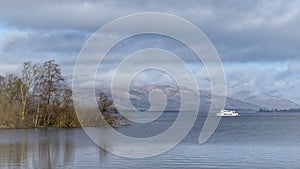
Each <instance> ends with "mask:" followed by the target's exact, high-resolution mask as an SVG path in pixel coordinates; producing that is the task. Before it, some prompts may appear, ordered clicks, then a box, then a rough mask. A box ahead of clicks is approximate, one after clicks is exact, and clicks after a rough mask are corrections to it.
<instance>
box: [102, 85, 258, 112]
mask: <svg viewBox="0 0 300 169" xmlns="http://www.w3.org/2000/svg"><path fill="white" fill-rule="evenodd" d="M154 89H160V90H161V91H163V92H164V93H165V95H166V97H167V105H166V110H179V108H180V103H181V97H180V89H179V88H178V87H171V86H146V87H132V88H131V89H130V91H129V92H128V91H127V90H126V89H116V90H115V91H116V93H117V94H118V98H119V99H122V98H126V97H129V98H130V101H131V103H132V105H133V106H135V107H136V108H137V109H139V110H147V109H149V108H150V103H149V100H148V97H149V93H150V92H151V91H152V90H154ZM101 90H102V91H103V92H104V93H105V94H107V95H108V97H111V94H110V92H109V91H110V90H109V89H107V88H103V89H101ZM182 92H185V93H187V94H194V93H195V91H193V90H191V89H187V88H183V89H182ZM199 93H200V95H199V98H200V111H207V110H209V107H210V103H211V94H210V92H209V91H203V90H201V91H199ZM217 98H219V99H221V98H222V97H221V96H220V97H218V96H217ZM225 108H226V109H244V110H255V111H256V110H259V108H260V107H259V106H256V105H254V104H251V103H248V102H245V101H241V100H238V99H234V98H231V97H227V98H226V105H225Z"/></svg>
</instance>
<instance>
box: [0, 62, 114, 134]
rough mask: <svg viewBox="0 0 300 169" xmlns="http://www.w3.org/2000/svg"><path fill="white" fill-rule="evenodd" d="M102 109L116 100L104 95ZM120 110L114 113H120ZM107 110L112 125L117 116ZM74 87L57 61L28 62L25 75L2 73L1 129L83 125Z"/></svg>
mask: <svg viewBox="0 0 300 169" xmlns="http://www.w3.org/2000/svg"><path fill="white" fill-rule="evenodd" d="M99 101H101V102H108V103H110V104H109V105H107V104H103V103H100V104H99V105H100V107H99V109H102V110H105V107H103V106H106V107H107V106H108V107H109V106H110V107H111V105H112V102H111V101H109V99H108V98H107V97H106V96H105V95H102V96H101V98H100V100H99ZM117 113H118V112H115V111H114V112H113V114H117ZM113 114H110V113H107V112H106V113H105V114H104V115H105V119H106V120H107V121H109V123H110V124H113V123H116V120H117V118H114V117H117V116H115V115H113ZM79 126H80V123H79V121H78V119H77V116H76V113H75V110H74V106H73V100H72V90H71V88H70V87H69V86H68V85H67V83H66V78H65V77H64V76H63V75H62V73H61V68H60V65H58V64H57V63H55V61H54V60H49V61H46V62H44V63H42V64H40V63H35V64H34V63H32V62H25V63H23V68H22V71H21V76H17V75H14V74H10V75H7V76H0V128H33V127H79Z"/></svg>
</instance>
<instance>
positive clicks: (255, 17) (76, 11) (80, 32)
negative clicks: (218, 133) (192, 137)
mask: <svg viewBox="0 0 300 169" xmlns="http://www.w3.org/2000/svg"><path fill="white" fill-rule="evenodd" d="M299 7H300V1H292V0H290V1H284V0H282V1H276V0H274V1H256V0H249V1H247V0H243V1H236V0H232V1H231V0H226V1H221V0H220V1H211V0H207V1H161V0H152V1H139V0H136V1H122V0H119V1H93V0H86V1H79V0H78V1H77V0H73V1H68V0H66V1H59V0H51V1H50V0H49V1H43V2H41V1H34V0H28V1H14V0H7V1H6V0H3V1H1V2H0V60H1V62H0V74H1V75H5V74H9V73H18V72H19V71H20V69H21V66H22V63H23V62H25V61H34V62H43V61H46V60H49V59H55V60H56V61H57V62H58V63H59V64H60V65H61V66H62V69H63V73H64V74H65V75H66V76H70V75H72V72H73V68H74V64H75V61H76V58H77V56H78V54H79V52H80V50H81V48H82V47H83V45H84V44H85V42H86V40H87V39H88V38H89V37H90V36H91V35H92V34H93V33H94V32H95V31H96V30H98V29H99V28H101V26H103V25H104V24H106V23H108V22H110V21H112V20H114V19H117V18H119V17H121V16H124V15H129V14H133V13H140V12H166V13H169V14H174V15H177V16H180V17H183V18H185V19H187V20H189V21H190V22H191V23H193V24H195V25H196V26H197V27H198V28H199V29H201V30H202V31H203V32H204V33H205V34H206V35H207V37H208V38H209V39H210V40H211V42H212V44H213V45H214V46H215V48H216V50H217V51H218V53H219V56H220V58H221V60H222V62H223V64H224V69H225V74H226V81H227V85H228V86H227V87H228V92H229V94H234V93H235V92H239V91H242V90H246V91H252V92H259V93H264V94H268V95H272V96H280V97H284V98H288V99H291V100H292V101H295V102H297V103H300V97H299V94H298V93H299V92H300V80H299V76H300V67H299V64H300V46H299V44H300V32H299V30H300V29H299V28H300V10H299ZM170 29H172V28H170ZM149 47H157V48H162V49H166V50H170V51H172V52H174V53H175V54H178V55H180V56H181V57H182V59H183V60H184V61H185V62H187V63H188V65H189V66H190V67H191V69H192V71H193V73H194V75H195V76H196V77H197V80H198V81H199V83H200V84H203V88H205V86H206V84H205V83H206V82H207V74H206V72H205V70H204V69H203V66H201V62H199V63H196V62H195V61H194V60H193V56H192V55H193V53H192V52H190V51H189V50H188V49H186V47H184V46H183V45H182V44H181V43H179V42H177V41H176V40H174V39H170V38H168V37H162V36H156V35H141V36H136V37H131V38H128V39H126V40H124V42H122V43H120V44H118V45H117V46H116V47H115V48H114V49H113V50H112V52H111V53H110V54H108V55H107V57H106V60H107V63H106V64H105V65H103V67H102V69H99V70H98V72H101V73H100V74H101V75H100V76H99V77H101V78H102V79H101V78H100V79H101V80H102V82H103V83H105V78H106V77H110V76H111V75H112V73H113V71H112V70H113V69H114V68H115V67H116V65H117V63H118V62H120V61H121V60H122V58H123V57H124V56H125V55H130V54H131V53H133V52H134V51H137V50H140V49H145V48H149ZM86 64H87V65H88V64H92V63H90V62H89V61H88V59H87V62H86ZM166 64H168V63H166ZM147 81H160V82H163V83H172V79H170V77H168V76H166V75H164V74H163V73H162V72H159V71H158V72H157V71H156V72H155V71H152V72H151V71H150V72H145V73H141V74H140V75H138V76H137V77H136V80H135V83H137V84H142V83H143V82H147Z"/></svg>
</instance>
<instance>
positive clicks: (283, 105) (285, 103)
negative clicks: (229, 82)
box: [231, 91, 300, 110]
mask: <svg viewBox="0 0 300 169" xmlns="http://www.w3.org/2000/svg"><path fill="white" fill-rule="evenodd" d="M231 97H233V98H236V99H239V100H242V101H246V102H248V103H251V104H254V105H258V106H259V107H261V108H262V109H269V110H272V109H279V110H282V109H299V108H300V105H298V104H296V103H294V102H292V101H290V100H288V99H284V98H280V97H275V96H269V95H266V94H262V93H253V92H250V91H240V92H238V93H235V94H234V95H232V96H231Z"/></svg>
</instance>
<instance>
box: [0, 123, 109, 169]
mask: <svg viewBox="0 0 300 169" xmlns="http://www.w3.org/2000/svg"><path fill="white" fill-rule="evenodd" d="M78 130H80V129H72V130H67V129H66V130H63V129H59V130H56V129H27V130H13V129H12V130H0V135H1V139H0V168H1V169H5V168H66V167H67V166H72V165H73V164H74V159H76V156H77V158H79V159H80V157H81V156H84V155H85V153H86V152H94V153H98V154H99V155H98V156H99V159H98V160H97V161H103V160H104V159H105V158H106V156H107V155H106V154H107V152H105V151H103V150H102V149H100V148H98V147H97V146H95V145H94V144H93V143H92V142H91V141H90V140H89V139H87V136H86V135H85V134H84V133H83V132H82V131H81V130H80V132H78ZM87 146H88V147H87ZM91 149H92V151H91ZM84 150H87V151H84ZM75 155H76V156H75Z"/></svg>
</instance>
